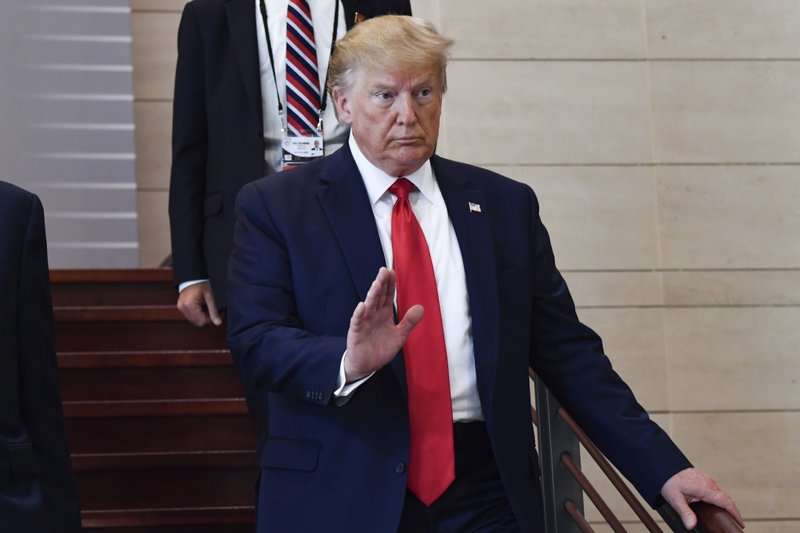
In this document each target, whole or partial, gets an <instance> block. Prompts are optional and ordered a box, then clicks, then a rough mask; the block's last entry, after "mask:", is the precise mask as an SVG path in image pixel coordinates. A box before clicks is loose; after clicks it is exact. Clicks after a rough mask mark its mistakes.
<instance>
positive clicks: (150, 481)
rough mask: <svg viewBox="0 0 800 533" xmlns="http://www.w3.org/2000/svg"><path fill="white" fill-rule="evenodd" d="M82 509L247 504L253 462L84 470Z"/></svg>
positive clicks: (251, 491) (80, 484)
mask: <svg viewBox="0 0 800 533" xmlns="http://www.w3.org/2000/svg"><path fill="white" fill-rule="evenodd" d="M76 477H77V480H78V492H79V494H80V498H81V505H82V506H83V508H85V509H96V510H103V509H125V508H133V509H158V508H175V507H179V508H189V507H215V506H225V507H229V506H237V507H238V506H245V505H249V504H252V503H253V499H254V493H255V492H254V484H255V481H256V478H257V477H258V471H257V469H256V467H255V464H254V463H251V464H249V465H246V466H240V467H230V466H226V467H224V468H209V467H205V468H199V467H192V468H169V467H156V468H143V469H117V470H84V471H81V472H79V475H78V476H76Z"/></svg>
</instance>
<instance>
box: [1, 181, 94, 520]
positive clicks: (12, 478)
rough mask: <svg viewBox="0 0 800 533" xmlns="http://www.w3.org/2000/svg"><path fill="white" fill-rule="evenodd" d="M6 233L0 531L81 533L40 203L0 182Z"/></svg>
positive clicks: (3, 251)
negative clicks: (65, 420)
mask: <svg viewBox="0 0 800 533" xmlns="http://www.w3.org/2000/svg"><path fill="white" fill-rule="evenodd" d="M0 228H2V230H0V530H3V531H9V532H11V531H14V532H17V531H19V532H25V533H48V532H56V531H59V532H65V533H67V532H74V531H78V530H79V529H80V525H81V515H80V506H79V503H78V491H77V489H76V486H75V479H74V478H73V475H72V470H71V468H70V463H69V451H68V449H67V432H66V429H65V427H64V415H63V413H62V410H61V396H60V392H59V385H58V368H57V364H56V352H55V343H54V340H53V308H52V303H51V299H50V278H49V275H50V274H49V271H48V267H47V244H46V242H45V231H44V214H43V212H42V204H41V203H40V202H39V199H38V198H37V197H36V196H35V195H33V194H31V193H29V192H27V191H24V190H22V189H20V188H19V187H16V186H14V185H11V184H9V183H5V182H0Z"/></svg>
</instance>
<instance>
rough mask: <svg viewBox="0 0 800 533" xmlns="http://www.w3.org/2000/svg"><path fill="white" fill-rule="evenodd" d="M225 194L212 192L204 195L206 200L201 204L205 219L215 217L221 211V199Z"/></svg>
mask: <svg viewBox="0 0 800 533" xmlns="http://www.w3.org/2000/svg"><path fill="white" fill-rule="evenodd" d="M224 195H225V193H223V192H221V191H220V192H212V193H209V194H208V195H206V199H205V201H204V202H203V214H204V215H205V216H207V217H210V216H211V215H216V214H217V213H219V212H220V211H222V198H223V197H224Z"/></svg>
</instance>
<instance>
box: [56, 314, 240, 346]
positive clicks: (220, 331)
mask: <svg viewBox="0 0 800 533" xmlns="http://www.w3.org/2000/svg"><path fill="white" fill-rule="evenodd" d="M163 313H164V314H165V315H166V316H167V319H166V320H160V321H153V320H148V319H145V318H143V319H141V320H140V319H136V318H133V317H130V318H129V319H128V320H122V319H121V318H120V319H114V320H86V321H67V320H64V319H63V317H59V312H56V323H55V332H56V351H57V352H59V353H63V352H90V351H96V352H106V351H117V350H119V351H150V350H152V351H164V350H192V349H226V348H227V347H228V342H227V339H226V331H225V328H224V327H205V328H196V327H194V326H192V325H191V324H189V323H188V322H186V321H185V320H183V318H182V317H180V315H179V314H177V315H176V313H177V311H175V310H174V309H171V310H164V311H163ZM78 314H79V313H76V314H73V315H72V317H73V318H75V317H76V316H77V315H78ZM84 316H87V315H84ZM112 316H116V317H117V318H119V317H120V316H121V315H120V314H117V315H112ZM98 318H99V317H98ZM106 318H109V317H106Z"/></svg>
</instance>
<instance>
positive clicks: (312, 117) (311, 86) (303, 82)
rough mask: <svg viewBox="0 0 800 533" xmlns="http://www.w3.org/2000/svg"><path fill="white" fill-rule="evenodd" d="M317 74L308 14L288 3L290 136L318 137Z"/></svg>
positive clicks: (300, 2)
mask: <svg viewBox="0 0 800 533" xmlns="http://www.w3.org/2000/svg"><path fill="white" fill-rule="evenodd" d="M319 107H320V96H319V74H318V73H317V47H316V42H315V40H314V25H313V24H312V23H311V10H310V9H309V7H308V2H306V0H289V7H288V11H287V18H286V108H287V114H286V120H287V125H288V126H289V135H294V136H298V137H302V136H315V135H317V136H318V135H319V130H318V129H317V125H318V122H319Z"/></svg>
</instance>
